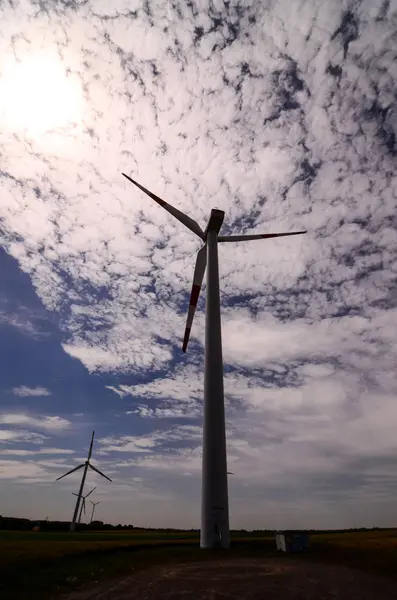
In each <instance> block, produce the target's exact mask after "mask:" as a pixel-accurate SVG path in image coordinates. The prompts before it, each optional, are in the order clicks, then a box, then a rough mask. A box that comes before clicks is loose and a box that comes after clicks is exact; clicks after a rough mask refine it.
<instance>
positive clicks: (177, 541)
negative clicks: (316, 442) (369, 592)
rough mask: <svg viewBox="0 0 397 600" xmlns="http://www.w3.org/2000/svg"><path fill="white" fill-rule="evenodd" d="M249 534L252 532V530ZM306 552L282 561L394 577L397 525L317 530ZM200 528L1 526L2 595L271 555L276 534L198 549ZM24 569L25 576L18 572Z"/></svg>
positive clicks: (39, 594)
mask: <svg viewBox="0 0 397 600" xmlns="http://www.w3.org/2000/svg"><path fill="white" fill-rule="evenodd" d="M248 535H249V534H247V536H248ZM311 539H312V544H311V549H310V551H309V552H308V553H306V554H304V555H301V554H299V555H296V556H291V555H288V556H285V555H283V558H284V559H285V560H295V559H297V558H298V559H302V560H306V561H310V562H316V561H320V562H326V563H333V564H342V565H346V566H349V567H353V568H357V569H361V570H364V571H367V572H373V573H379V574H381V575H385V576H388V577H393V578H394V579H395V580H397V569H396V564H397V531H396V530H394V531H393V530H390V531H381V532H364V533H344V534H340V533H338V534H326V535H324V534H318V535H313V536H312V538H311ZM198 544H199V538H198V534H197V533H190V532H181V533H157V532H142V531H139V532H138V531H137V532H136V533H135V532H134V531H128V532H127V531H126V532H77V533H74V534H70V533H50V532H5V531H3V532H0V565H1V571H2V574H1V577H0V598H1V600H11V599H14V598H18V599H20V600H23V599H24V598H29V600H36V599H37V600H38V599H39V598H40V599H43V598H45V599H46V600H50V599H51V598H57V597H58V596H59V595H60V594H61V593H63V592H67V591H71V590H73V589H76V588H79V587H83V588H85V587H91V586H93V585H96V583H98V582H102V581H106V580H111V579H115V578H117V577H119V576H125V575H128V574H131V573H133V572H136V571H138V570H141V569H145V568H148V567H151V566H154V565H160V564H166V563H170V562H191V561H198V560H208V559H211V558H213V557H214V556H219V552H221V554H222V557H223V558H229V557H230V558H235V557H243V556H244V557H259V556H274V555H275V554H276V552H275V541H274V538H273V537H272V536H267V537H265V536H263V537H262V538H261V537H259V536H257V535H255V536H253V537H251V538H248V537H247V538H236V536H235V537H234V539H233V536H232V548H231V550H230V551H217V552H215V551H203V550H200V548H199V546H198ZM21 573H23V577H21Z"/></svg>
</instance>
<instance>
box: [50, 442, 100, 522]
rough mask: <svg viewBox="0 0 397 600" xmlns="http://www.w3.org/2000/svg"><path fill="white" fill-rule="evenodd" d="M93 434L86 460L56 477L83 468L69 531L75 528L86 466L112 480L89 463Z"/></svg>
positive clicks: (85, 475)
mask: <svg viewBox="0 0 397 600" xmlns="http://www.w3.org/2000/svg"><path fill="white" fill-rule="evenodd" d="M94 435H95V431H93V432H92V437H91V444H90V449H89V450H88V458H87V460H86V461H85V462H84V463H81V465H79V466H78V467H75V468H74V469H72V470H71V471H68V472H67V473H65V474H64V475H61V476H60V477H58V478H57V479H56V481H59V480H60V479H62V478H63V477H66V476H67V475H70V474H71V473H74V471H78V470H79V469H82V468H84V471H83V477H82V478H81V484H80V489H79V493H78V494H77V500H76V506H75V508H74V513H73V518H72V522H71V524H70V531H74V530H75V528H76V520H77V515H78V514H79V507H80V502H81V499H82V497H83V490H84V484H85V478H86V477H87V471H88V467H90V469H92V470H93V471H95V472H96V473H99V475H102V477H104V478H105V479H107V480H108V481H112V480H111V479H110V477H108V476H107V475H104V474H103V473H102V472H101V471H100V470H99V469H97V468H96V467H94V465H92V464H91V463H90V458H91V454H92V446H93V443H94Z"/></svg>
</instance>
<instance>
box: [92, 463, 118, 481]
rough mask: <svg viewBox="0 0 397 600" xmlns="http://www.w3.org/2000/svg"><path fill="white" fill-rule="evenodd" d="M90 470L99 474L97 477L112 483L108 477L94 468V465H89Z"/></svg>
mask: <svg viewBox="0 0 397 600" xmlns="http://www.w3.org/2000/svg"><path fill="white" fill-rule="evenodd" d="M89 467H90V469H92V470H93V471H96V472H97V473H99V475H102V477H104V478H105V479H107V480H108V481H112V480H111V479H110V477H108V476H107V475H104V474H103V473H102V472H101V471H100V470H99V469H97V468H96V467H94V465H92V464H91V463H90V464H89Z"/></svg>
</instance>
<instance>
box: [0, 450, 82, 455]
mask: <svg viewBox="0 0 397 600" xmlns="http://www.w3.org/2000/svg"><path fill="white" fill-rule="evenodd" d="M1 454H2V455H4V456H5V455H10V456H31V455H35V454H74V450H67V449H65V448H39V449H38V450H21V449H17V448H9V449H4V448H3V449H2V450H1Z"/></svg>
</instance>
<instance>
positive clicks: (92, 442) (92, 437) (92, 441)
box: [87, 431, 95, 460]
mask: <svg viewBox="0 0 397 600" xmlns="http://www.w3.org/2000/svg"><path fill="white" fill-rule="evenodd" d="M94 435H95V431H93V432H92V436H91V443H90V449H89V450H88V459H87V460H90V458H91V454H92V446H93V444H94Z"/></svg>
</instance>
